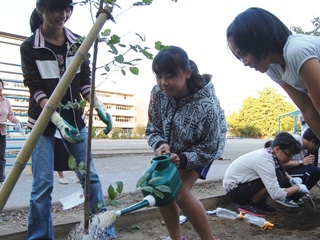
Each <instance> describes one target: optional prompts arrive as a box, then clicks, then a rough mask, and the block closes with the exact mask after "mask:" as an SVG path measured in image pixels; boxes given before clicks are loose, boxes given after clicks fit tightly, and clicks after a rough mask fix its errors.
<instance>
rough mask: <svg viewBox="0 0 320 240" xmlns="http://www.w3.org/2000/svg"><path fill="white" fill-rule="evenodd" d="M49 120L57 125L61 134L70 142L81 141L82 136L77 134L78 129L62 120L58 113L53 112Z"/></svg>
mask: <svg viewBox="0 0 320 240" xmlns="http://www.w3.org/2000/svg"><path fill="white" fill-rule="evenodd" d="M51 121H52V122H53V123H54V125H56V126H57V128H58V129H59V131H60V134H61V136H62V137H63V138H64V139H66V140H67V141H69V142H71V143H81V142H83V141H84V139H83V138H81V137H78V136H77V134H78V133H79V131H78V130H77V129H75V128H74V127H73V126H71V125H70V124H69V123H68V122H67V121H66V120H64V119H63V118H62V117H61V116H60V114H59V113H57V112H54V113H53V115H52V117H51Z"/></svg>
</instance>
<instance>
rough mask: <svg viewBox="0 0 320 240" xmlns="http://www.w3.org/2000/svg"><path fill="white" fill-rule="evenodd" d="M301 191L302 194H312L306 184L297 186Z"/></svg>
mask: <svg viewBox="0 0 320 240" xmlns="http://www.w3.org/2000/svg"><path fill="white" fill-rule="evenodd" d="M297 186H298V187H299V188H300V189H299V193H302V194H310V191H309V189H308V188H307V187H306V185H304V184H298V185H297Z"/></svg>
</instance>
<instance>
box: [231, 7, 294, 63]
mask: <svg viewBox="0 0 320 240" xmlns="http://www.w3.org/2000/svg"><path fill="white" fill-rule="evenodd" d="M226 35H227V40H228V41H229V40H232V41H233V42H234V43H235V44H236V45H237V47H238V48H239V50H241V51H242V52H243V53H245V54H251V55H253V56H255V57H256V58H257V60H261V59H262V58H265V57H266V56H267V55H268V53H269V52H272V51H273V52H276V53H279V54H282V53H283V47H284V45H285V44H286V42H287V39H288V37H289V36H290V35H292V33H291V32H290V30H289V29H288V27H286V25H285V24H284V23H283V22H281V20H280V19H279V18H277V17H276V16H275V15H273V14H272V13H270V12H268V11H266V10H264V9H262V8H255V7H252V8H248V9H247V10H245V11H244V12H242V13H240V14H239V15H238V16H236V18H235V19H234V20H233V21H232V23H231V24H230V25H229V27H228V28H227V32H226Z"/></svg>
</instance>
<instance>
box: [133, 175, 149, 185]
mask: <svg viewBox="0 0 320 240" xmlns="http://www.w3.org/2000/svg"><path fill="white" fill-rule="evenodd" d="M149 177H150V174H144V175H143V176H142V177H140V178H139V179H138V181H137V183H136V188H138V187H140V186H141V185H142V184H144V183H146V181H147V180H148V179H149Z"/></svg>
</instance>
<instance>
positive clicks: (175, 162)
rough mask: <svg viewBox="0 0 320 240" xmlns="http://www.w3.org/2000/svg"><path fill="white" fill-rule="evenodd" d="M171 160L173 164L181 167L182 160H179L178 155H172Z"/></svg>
mask: <svg viewBox="0 0 320 240" xmlns="http://www.w3.org/2000/svg"><path fill="white" fill-rule="evenodd" d="M170 160H171V162H173V163H174V164H175V165H176V166H177V167H179V164H180V158H179V156H178V154H176V153H171V154H170Z"/></svg>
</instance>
